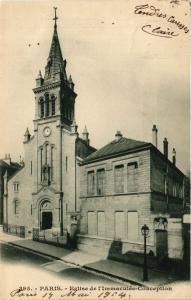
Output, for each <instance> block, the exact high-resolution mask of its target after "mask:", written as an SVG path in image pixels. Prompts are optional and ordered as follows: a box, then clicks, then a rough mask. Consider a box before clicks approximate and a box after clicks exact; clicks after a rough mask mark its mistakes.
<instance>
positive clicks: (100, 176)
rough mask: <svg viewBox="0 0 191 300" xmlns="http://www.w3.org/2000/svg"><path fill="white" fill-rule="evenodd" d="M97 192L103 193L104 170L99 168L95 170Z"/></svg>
mask: <svg viewBox="0 0 191 300" xmlns="http://www.w3.org/2000/svg"><path fill="white" fill-rule="evenodd" d="M97 194H98V195H104V194H105V170H104V169H101V170H98V171H97Z"/></svg>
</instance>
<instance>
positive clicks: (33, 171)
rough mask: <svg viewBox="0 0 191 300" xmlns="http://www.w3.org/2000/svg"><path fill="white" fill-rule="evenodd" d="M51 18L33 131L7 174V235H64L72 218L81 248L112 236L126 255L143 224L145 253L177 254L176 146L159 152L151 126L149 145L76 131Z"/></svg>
mask: <svg viewBox="0 0 191 300" xmlns="http://www.w3.org/2000/svg"><path fill="white" fill-rule="evenodd" d="M56 19H57V18H56V16H55V24H54V32H53V37H52V43H51V47H50V52H49V56H48V60H47V65H46V67H45V75H44V76H42V74H41V72H39V75H38V77H37V79H36V87H35V88H34V89H33V92H34V96H35V118H34V134H33V135H31V134H30V132H29V130H28V129H27V130H26V132H25V135H24V150H25V159H24V161H25V166H24V167H23V168H22V169H21V170H20V171H19V172H17V173H16V174H15V176H13V177H12V178H11V179H10V180H5V187H4V225H5V226H4V227H5V228H7V231H8V232H10V233H11V232H12V228H14V226H18V227H19V226H22V228H23V227H24V230H25V236H30V235H32V232H33V229H34V228H38V229H39V231H45V230H54V231H57V232H59V235H60V236H63V235H64V232H66V231H69V232H70V230H71V225H72V222H73V221H74V220H75V224H76V228H77V238H78V247H79V248H80V249H86V250H88V251H91V252H94V253H97V252H98V251H101V252H103V251H104V252H105V253H106V255H107V254H108V252H109V251H111V248H112V245H113V243H114V242H116V241H117V242H118V244H119V243H121V248H120V251H119V249H118V248H117V249H116V251H115V249H114V252H120V254H121V255H123V253H125V252H128V251H135V252H143V236H142V234H141V228H142V226H143V225H144V224H147V225H148V226H149V229H150V235H149V238H148V247H149V251H151V252H152V253H153V254H154V255H159V256H160V255H163V256H165V255H169V256H170V257H174V258H182V255H183V253H182V251H183V241H182V236H181V230H182V227H181V213H182V207H183V201H184V175H183V173H182V172H181V171H180V170H179V169H178V168H177V167H176V156H175V155H176V154H175V150H173V161H172V162H171V161H170V160H169V159H168V141H167V140H166V139H165V140H164V153H161V152H160V151H159V150H158V149H157V128H156V126H155V125H154V126H153V144H151V143H146V142H141V141H136V140H132V139H127V138H125V137H123V136H122V134H121V133H120V132H117V133H116V135H115V137H114V140H113V141H112V142H111V143H109V144H108V145H106V146H104V147H103V148H101V149H99V150H97V151H96V149H95V148H93V147H92V146H90V141H89V133H88V131H87V129H86V128H85V129H84V132H83V138H80V137H79V134H78V131H77V125H76V122H75V101H76V97H77V94H76V92H75V90H74V83H73V81H72V78H71V76H69V77H68V76H67V73H66V60H63V57H62V52H61V48H60V43H59V39H58V33H57V23H56ZM114 244H115V243H114ZM114 248H115V247H114ZM161 253H162V254H161Z"/></svg>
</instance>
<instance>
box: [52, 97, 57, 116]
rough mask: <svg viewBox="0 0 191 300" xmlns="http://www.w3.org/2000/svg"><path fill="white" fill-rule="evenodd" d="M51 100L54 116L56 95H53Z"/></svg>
mask: <svg viewBox="0 0 191 300" xmlns="http://www.w3.org/2000/svg"><path fill="white" fill-rule="evenodd" d="M51 102H52V116H54V115H55V108H56V107H55V97H54V96H52V97H51Z"/></svg>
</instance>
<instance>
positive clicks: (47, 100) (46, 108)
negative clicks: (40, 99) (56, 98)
mask: <svg viewBox="0 0 191 300" xmlns="http://www.w3.org/2000/svg"><path fill="white" fill-rule="evenodd" d="M49 108H50V107H49V94H45V116H46V117H48V116H49V114H50V111H49Z"/></svg>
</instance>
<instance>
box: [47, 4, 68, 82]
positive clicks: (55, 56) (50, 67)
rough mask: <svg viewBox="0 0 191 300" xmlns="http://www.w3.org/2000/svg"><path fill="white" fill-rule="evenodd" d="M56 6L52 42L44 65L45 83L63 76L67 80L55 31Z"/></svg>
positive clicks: (64, 61)
mask: <svg viewBox="0 0 191 300" xmlns="http://www.w3.org/2000/svg"><path fill="white" fill-rule="evenodd" d="M56 12H57V7H54V18H53V20H54V32H53V37H52V43H51V47H50V52H49V56H48V61H47V65H46V67H45V77H44V81H45V83H46V82H47V80H48V81H49V80H60V79H61V78H63V79H64V80H67V75H66V70H65V69H66V60H63V57H62V51H61V47H60V43H59V39H58V33H57V20H58V17H57V14H56Z"/></svg>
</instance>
